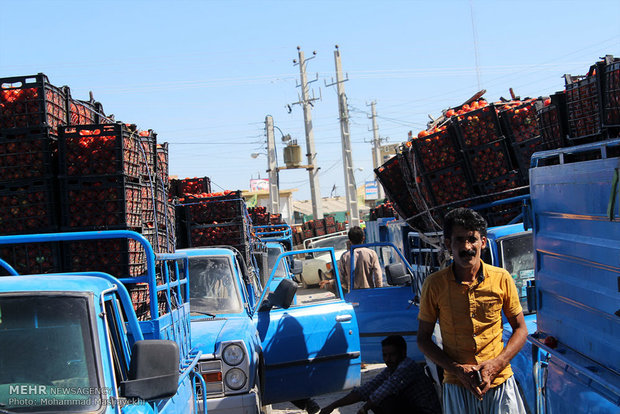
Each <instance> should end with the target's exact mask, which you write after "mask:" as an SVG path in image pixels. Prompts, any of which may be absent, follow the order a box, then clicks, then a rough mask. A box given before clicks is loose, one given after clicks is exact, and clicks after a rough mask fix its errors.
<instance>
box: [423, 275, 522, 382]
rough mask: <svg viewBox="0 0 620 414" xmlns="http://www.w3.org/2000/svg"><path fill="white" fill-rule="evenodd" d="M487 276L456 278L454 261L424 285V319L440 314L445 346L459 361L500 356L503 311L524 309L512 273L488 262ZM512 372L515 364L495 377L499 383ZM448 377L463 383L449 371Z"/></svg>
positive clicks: (508, 313)
mask: <svg viewBox="0 0 620 414" xmlns="http://www.w3.org/2000/svg"><path fill="white" fill-rule="evenodd" d="M481 266H482V273H481V274H482V276H483V277H480V276H479V277H478V279H477V280H476V281H475V282H474V283H472V284H471V285H468V284H466V283H461V282H459V281H457V280H456V278H455V276H454V272H453V270H452V266H450V267H447V268H445V269H442V270H440V271H438V272H436V273H433V274H432V275H430V276H429V277H428V278H427V279H426V280H425V281H424V285H423V287H422V297H421V300H420V313H419V315H418V319H420V320H423V321H426V322H430V323H435V322H436V321H437V319H439V327H440V328H441V338H442V341H443V351H444V352H445V353H446V354H447V355H448V356H449V357H450V358H452V359H453V360H454V361H455V362H457V363H459V364H473V365H476V364H480V363H481V362H483V361H487V360H489V359H492V358H495V357H497V356H498V355H499V354H500V353H501V352H502V349H503V348H504V343H503V341H502V331H503V327H502V314H501V312H502V311H504V314H505V315H506V317H514V316H517V315H518V314H520V313H521V312H522V311H523V309H522V308H521V304H520V302H519V294H518V292H517V287H516V286H515V282H514V280H513V279H512V277H511V276H510V274H509V273H508V272H507V271H506V270H504V269H502V268H499V267H495V266H491V265H487V264H485V263H482V265H481ZM510 376H512V368H511V367H510V364H508V366H506V368H504V370H503V371H502V372H500V374H499V375H498V376H497V377H496V378H495V380H494V381H493V383H492V384H491V387H497V386H498V385H501V384H502V383H504V381H506V380H507V379H508V378H510ZM444 382H446V383H450V384H459V380H458V379H457V377H456V376H454V375H452V374H450V373H449V372H446V373H445V376H444Z"/></svg>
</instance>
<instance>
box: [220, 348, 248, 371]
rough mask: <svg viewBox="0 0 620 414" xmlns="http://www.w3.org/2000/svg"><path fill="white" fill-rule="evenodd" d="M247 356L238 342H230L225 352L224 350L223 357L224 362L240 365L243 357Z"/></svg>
mask: <svg viewBox="0 0 620 414" xmlns="http://www.w3.org/2000/svg"><path fill="white" fill-rule="evenodd" d="M244 357H245V352H244V351H243V348H241V347H240V346H239V345H236V344H230V345H228V346H227V347H226V348H224V352H222V358H223V359H224V362H226V363H227V364H228V365H232V366H235V365H239V364H240V363H241V361H243V358H244Z"/></svg>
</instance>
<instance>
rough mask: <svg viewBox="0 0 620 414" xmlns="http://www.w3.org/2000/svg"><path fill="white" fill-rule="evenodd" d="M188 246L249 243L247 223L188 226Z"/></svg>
mask: <svg viewBox="0 0 620 414" xmlns="http://www.w3.org/2000/svg"><path fill="white" fill-rule="evenodd" d="M188 230H189V237H188V240H189V242H190V245H189V247H198V246H218V245H229V246H238V245H244V244H248V243H249V232H248V230H247V223H243V222H241V223H221V224H220V223H218V224H202V225H200V224H196V225H190V226H188Z"/></svg>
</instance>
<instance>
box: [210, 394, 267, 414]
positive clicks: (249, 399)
mask: <svg viewBox="0 0 620 414" xmlns="http://www.w3.org/2000/svg"><path fill="white" fill-rule="evenodd" d="M207 412H208V413H209V414H213V413H215V414H260V412H259V407H258V395H256V391H255V390H251V391H250V392H249V393H247V394H239V395H230V396H228V397H220V398H208V399H207Z"/></svg>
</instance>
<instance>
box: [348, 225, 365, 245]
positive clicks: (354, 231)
mask: <svg viewBox="0 0 620 414" xmlns="http://www.w3.org/2000/svg"><path fill="white" fill-rule="evenodd" d="M347 236H349V240H351V244H362V243H363V242H364V230H362V228H361V227H359V226H353V227H351V228H350V229H349V233H347Z"/></svg>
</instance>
